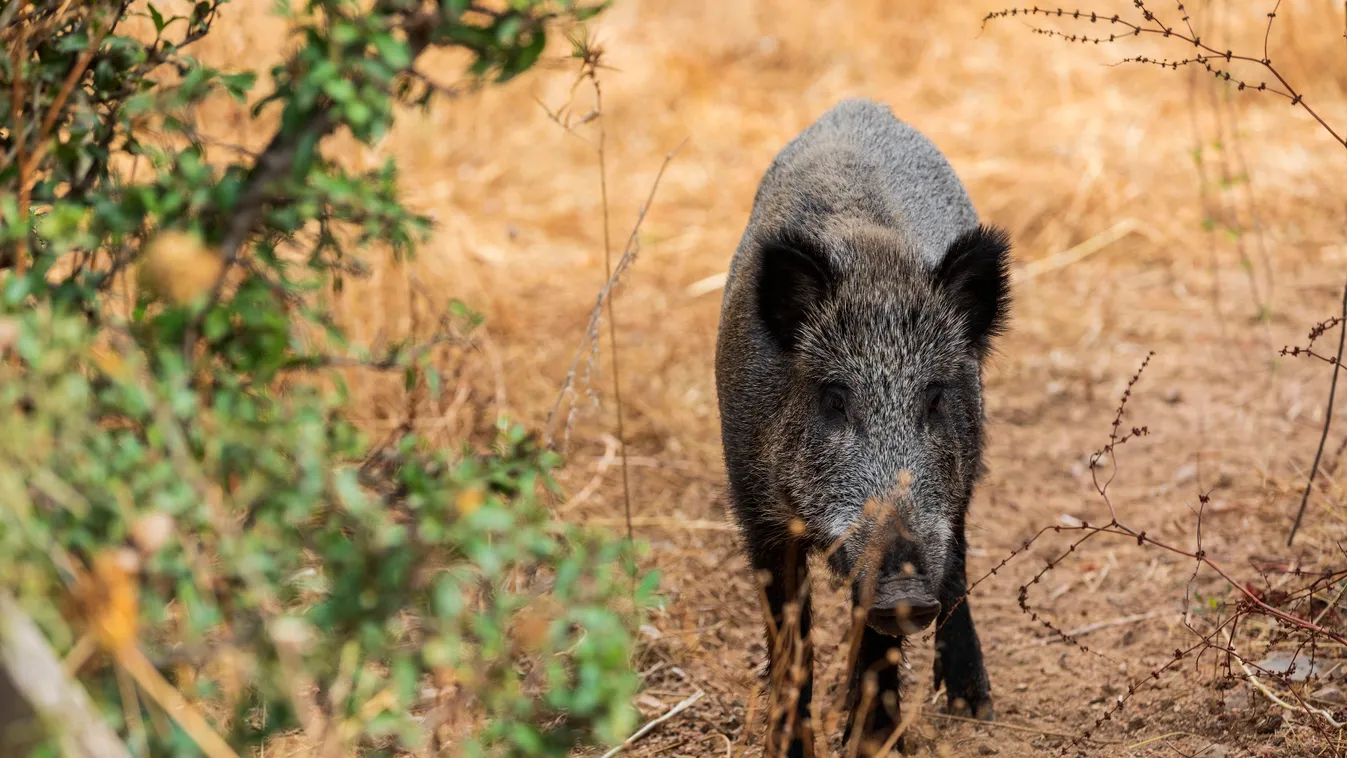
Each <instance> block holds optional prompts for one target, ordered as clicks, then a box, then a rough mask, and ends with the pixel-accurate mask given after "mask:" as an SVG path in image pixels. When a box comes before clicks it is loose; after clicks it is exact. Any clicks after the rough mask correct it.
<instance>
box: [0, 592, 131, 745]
mask: <svg viewBox="0 0 1347 758" xmlns="http://www.w3.org/2000/svg"><path fill="white" fill-rule="evenodd" d="M11 688H12V689H13V690H14V691H13V692H7V690H10V689H11ZM11 695H12V696H11ZM34 722H36V723H34ZM42 724H45V725H46V727H47V728H48V729H52V730H54V731H55V734H54V735H53V736H57V737H58V738H59V739H60V741H61V748H62V754H63V755H68V756H72V758H131V753H130V752H129V751H128V750H127V749H126V746H125V745H124V744H122V742H121V740H119V739H118V738H117V735H116V733H115V732H113V731H112V730H111V729H110V728H109V727H108V725H107V722H106V721H105V720H104V719H103V717H102V715H101V714H99V713H98V711H97V709H96V708H95V707H94V705H93V703H92V702H90V700H89V695H88V693H86V692H85V691H84V688H83V687H81V686H80V685H79V684H78V683H77V682H74V681H72V680H71V679H70V678H69V677H67V676H66V674H65V670H64V668H63V666H62V664H61V659H60V658H59V657H57V655H56V653H55V651H53V650H52V649H51V647H50V646H49V645H48V644H47V640H46V638H45V637H43V635H42V631H41V630H40V629H38V627H37V624H35V623H33V621H32V619H30V618H29V617H28V615H27V614H26V613H24V612H23V609H22V608H21V607H20V606H19V604H18V602H17V601H15V599H14V598H13V597H12V596H11V595H10V594H9V593H8V592H7V591H5V590H0V734H4V735H5V736H7V737H13V738H21V735H23V734H24V733H26V732H28V730H29V729H32V728H37V727H40V725H42ZM39 736H40V734H38V733H34V734H33V737H34V738H37V737H39ZM8 747H10V748H13V747H15V746H14V745H9V746H8ZM19 752H20V754H22V753H23V750H22V747H20V750H19Z"/></svg>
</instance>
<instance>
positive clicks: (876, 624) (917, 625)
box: [865, 597, 940, 637]
mask: <svg viewBox="0 0 1347 758" xmlns="http://www.w3.org/2000/svg"><path fill="white" fill-rule="evenodd" d="M939 614H940V602H939V601H938V600H935V599H934V598H929V597H906V598H902V599H900V600H897V601H894V603H893V604H892V605H891V606H888V607H884V608H880V607H874V608H871V609H870V613H869V614H868V615H867V616H866V619H865V622H866V624H868V625H869V627H870V628H871V629H874V630H875V631H876V632H879V633H880V634H887V635H889V636H891V637H902V636H907V635H912V634H916V633H918V632H920V631H921V630H923V629H925V628H926V627H928V626H930V625H931V622H932V621H935V617H936V616H938V615H939Z"/></svg>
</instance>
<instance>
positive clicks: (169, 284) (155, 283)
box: [138, 230, 224, 305]
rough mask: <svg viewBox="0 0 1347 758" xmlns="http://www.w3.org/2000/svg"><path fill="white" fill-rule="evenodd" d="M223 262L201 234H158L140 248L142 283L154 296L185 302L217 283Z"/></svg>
mask: <svg viewBox="0 0 1347 758" xmlns="http://www.w3.org/2000/svg"><path fill="white" fill-rule="evenodd" d="M223 265H224V262H223V261H222V260H220V256H219V255H217V254H216V253H215V252H214V251H213V250H211V249H210V248H208V247H207V246H206V245H205V243H204V242H203V241H202V239H201V237H200V236H198V235H196V234H194V233H191V232H183V231H177V230H168V231H164V232H161V233H159V234H157V235H155V236H154V237H153V238H152V239H150V241H149V242H147V243H146V244H145V248H144V249H143V250H142V251H141V258H140V264H139V270H138V274H139V280H140V286H142V287H144V288H145V289H146V291H148V292H149V293H150V294H151V295H152V296H154V297H156V298H159V299H162V300H167V301H169V302H171V303H174V304H177V305H184V304H186V303H189V302H191V301H192V300H194V299H196V298H197V297H200V296H202V295H204V294H206V293H207V292H208V291H209V290H210V289H211V287H213V286H214V285H215V281H216V279H218V278H219V276H220V270H221V268H222V267H223Z"/></svg>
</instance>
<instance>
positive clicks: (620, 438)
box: [583, 44, 636, 540]
mask: <svg viewBox="0 0 1347 758" xmlns="http://www.w3.org/2000/svg"><path fill="white" fill-rule="evenodd" d="M583 50H584V61H585V63H584V76H587V77H589V81H590V83H591V84H593V85H594V110H595V111H596V112H598V114H599V118H598V121H599V150H598V153H599V192H600V195H601V199H602V200H603V280H604V281H605V282H607V281H608V280H609V279H611V278H613V242H612V232H611V229H612V224H611V223H610V209H609V207H608V151H607V149H606V148H607V142H608V128H607V126H606V122H607V119H606V118H604V117H603V86H602V84H601V83H600V82H599V75H598V67H599V62H600V60H601V56H602V53H601V52H600V50H599V49H598V48H597V47H593V46H591V45H589V44H586V45H585V46H584V49H583ZM616 301H617V298H616V296H615V295H609V297H608V344H610V345H612V349H613V357H612V361H613V405H614V407H615V408H616V412H617V448H618V455H619V456H620V457H621V459H622V513H623V515H624V516H626V519H627V539H628V540H634V539H635V537H636V535H635V534H634V533H633V531H632V524H631V475H630V472H629V466H628V465H627V434H626V430H625V429H624V421H623V416H624V414H623V409H622V375H621V373H620V370H619V364H620V361H619V360H618V349H617V311H616V308H615V306H614V303H615V302H616Z"/></svg>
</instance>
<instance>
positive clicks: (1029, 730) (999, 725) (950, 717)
mask: <svg viewBox="0 0 1347 758" xmlns="http://www.w3.org/2000/svg"><path fill="white" fill-rule="evenodd" d="M931 715H932V716H934V717H935V718H940V719H945V720H946V721H962V722H963V723H965V724H976V725H978V726H987V727H991V728H993V729H1009V730H1010V731H1012V732H1024V733H1026V734H1042V735H1044V736H1047V737H1061V738H1063V739H1068V740H1071V739H1076V735H1074V734H1067V733H1066V732H1056V731H1053V730H1051V729H1044V728H1042V727H1038V726H1022V725H1020V724H1008V723H1006V722H1004V721H983V720H982V719H975V718H969V717H968V716H955V715H954V714H952V713H932V714H931ZM1083 739H1084V741H1086V742H1093V743H1095V744H1097V745H1121V744H1123V743H1122V740H1103V739H1099V738H1098V737H1085V738H1083Z"/></svg>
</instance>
